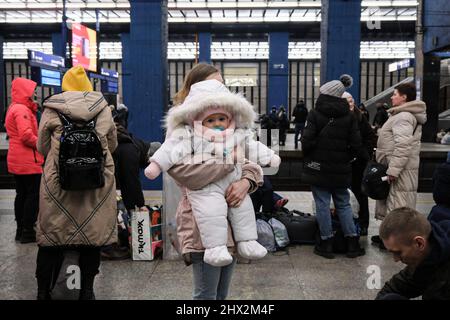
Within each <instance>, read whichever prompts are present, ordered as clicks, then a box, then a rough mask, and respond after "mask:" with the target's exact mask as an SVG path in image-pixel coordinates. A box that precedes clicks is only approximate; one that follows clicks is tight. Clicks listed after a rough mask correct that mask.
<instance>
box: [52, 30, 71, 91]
mask: <svg viewBox="0 0 450 320" xmlns="http://www.w3.org/2000/svg"><path fill="white" fill-rule="evenodd" d="M52 48H53V54H54V55H57V56H61V57H64V59H65V58H66V41H63V35H62V34H61V33H52ZM66 60H67V59H65V61H66ZM66 67H67V61H66ZM54 91H55V93H60V92H61V88H60V87H58V88H55V90H54Z"/></svg>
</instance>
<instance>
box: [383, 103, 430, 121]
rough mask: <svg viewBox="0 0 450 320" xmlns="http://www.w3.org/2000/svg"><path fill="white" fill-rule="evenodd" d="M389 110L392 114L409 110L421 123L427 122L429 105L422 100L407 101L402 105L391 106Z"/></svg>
mask: <svg viewBox="0 0 450 320" xmlns="http://www.w3.org/2000/svg"><path fill="white" fill-rule="evenodd" d="M387 112H388V113H390V114H391V115H396V114H399V113H400V112H409V113H411V114H412V115H413V116H414V117H415V118H416V120H417V122H418V123H419V124H424V123H425V122H427V106H426V105H425V102H423V101H420V100H414V101H409V102H405V103H404V104H402V105H401V106H397V107H392V108H390V109H389V110H388V111H387Z"/></svg>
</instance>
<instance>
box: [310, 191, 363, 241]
mask: <svg viewBox="0 0 450 320" xmlns="http://www.w3.org/2000/svg"><path fill="white" fill-rule="evenodd" d="M311 190H312V194H313V197H314V201H315V202H316V218H317V222H318V223H319V229H320V237H321V238H322V240H326V239H329V238H332V237H333V227H332V225H331V214H330V200H331V197H333V202H334V207H335V208H336V213H337V214H338V216H339V221H340V222H341V226H342V231H343V232H344V236H345V237H355V236H357V233H356V226H355V222H354V221H353V212H352V207H351V206H350V194H349V192H348V190H347V189H345V188H337V189H333V188H322V187H316V186H311Z"/></svg>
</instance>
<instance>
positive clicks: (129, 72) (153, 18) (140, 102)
mask: <svg viewBox="0 0 450 320" xmlns="http://www.w3.org/2000/svg"><path fill="white" fill-rule="evenodd" d="M130 19H131V21H130V35H129V36H124V37H123V38H122V44H123V45H125V48H124V52H123V53H124V56H123V58H122V65H123V68H124V70H125V72H124V73H126V75H125V77H124V78H123V84H124V87H123V89H124V90H123V99H124V103H125V105H127V107H128V108H129V110H130V118H129V130H130V132H132V133H133V134H135V135H136V136H137V137H139V138H141V139H144V140H146V141H163V139H164V136H163V130H162V127H161V124H162V119H163V115H164V114H163V110H164V106H165V105H167V103H168V101H167V85H168V83H167V41H168V25H167V1H165V0H146V1H143V0H130ZM143 186H144V189H156V190H161V187H162V185H161V179H159V180H156V181H149V180H147V179H144V180H143Z"/></svg>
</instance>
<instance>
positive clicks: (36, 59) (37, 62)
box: [28, 50, 65, 68]
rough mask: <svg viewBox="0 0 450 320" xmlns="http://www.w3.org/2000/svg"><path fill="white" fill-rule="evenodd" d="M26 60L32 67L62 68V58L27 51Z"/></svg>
mask: <svg viewBox="0 0 450 320" xmlns="http://www.w3.org/2000/svg"><path fill="white" fill-rule="evenodd" d="M28 60H29V62H30V65H33V66H50V67H55V68H58V67H62V68H64V66H65V65H64V58H63V57H60V56H55V55H53V54H48V53H44V52H40V51H35V50H28Z"/></svg>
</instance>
